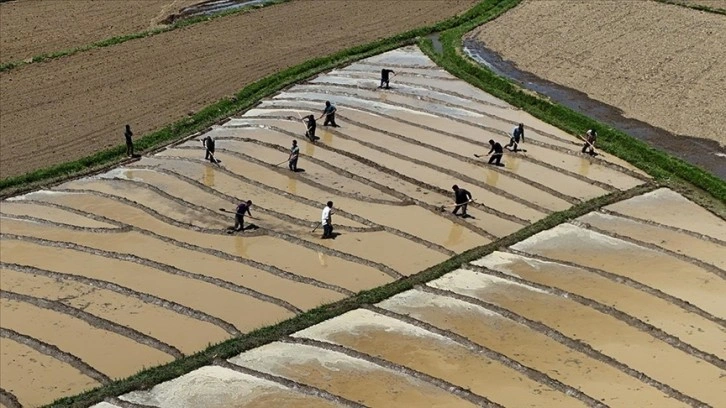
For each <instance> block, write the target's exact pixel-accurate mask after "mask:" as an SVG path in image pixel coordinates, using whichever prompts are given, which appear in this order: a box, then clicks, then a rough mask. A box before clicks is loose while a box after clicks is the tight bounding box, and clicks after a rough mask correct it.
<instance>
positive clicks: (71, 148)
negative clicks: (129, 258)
mask: <svg viewBox="0 0 726 408" xmlns="http://www.w3.org/2000/svg"><path fill="white" fill-rule="evenodd" d="M475 3H476V0H452V1H450V2H447V7H441V3H440V2H439V1H434V0H425V1H424V0H422V1H415V2H413V1H409V2H403V3H401V4H400V5H399V6H398V7H395V8H391V7H380V6H379V4H378V2H377V1H375V0H367V1H366V0H360V1H355V2H350V3H349V2H340V1H335V0H321V1H315V2H308V1H293V2H289V3H285V4H281V5H277V6H274V7H267V8H264V9H261V10H257V11H254V12H251V13H246V14H238V15H234V16H229V17H225V18H220V19H215V20H213V21H211V22H206V23H202V24H197V25H194V26H192V27H187V28H184V29H180V30H174V31H171V32H168V33H164V34H160V35H156V36H153V37H148V38H144V39H139V40H134V41H128V42H126V43H123V44H120V45H116V46H113V47H107V48H103V49H98V50H94V51H92V52H85V53H80V54H76V55H73V56H70V57H67V58H61V59H57V60H53V61H50V62H48V63H44V64H31V65H26V66H24V67H21V68H19V69H14V70H11V71H8V72H4V73H2V74H0V88H1V89H2V93H0V118H2V120H0V134H2V135H8V137H3V138H2V139H0V147H2V149H1V151H2V153H3V157H2V158H3V160H1V161H0V174H2V175H3V177H8V176H13V175H18V174H21V173H24V172H27V171H31V170H35V169H37V168H39V167H45V166H49V165H53V164H58V163H63V162H67V161H69V160H74V159H79V158H81V157H84V156H87V155H89V154H92V153H94V152H97V151H99V150H101V149H104V148H107V147H110V146H116V145H119V144H121V143H122V142H123V138H122V133H123V125H124V124H125V123H130V124H131V125H132V128H133V131H134V132H135V133H136V134H137V135H142V134H145V133H148V132H150V131H153V130H157V129H160V128H161V127H162V126H164V125H166V124H168V123H171V122H173V121H176V120H179V119H181V118H183V117H184V116H185V115H187V113H189V112H190V111H198V110H199V109H201V108H202V107H204V106H207V105H209V104H210V103H213V102H215V101H217V100H219V99H221V98H223V97H228V96H230V95H232V94H233V93H235V92H237V91H239V90H240V89H241V88H242V87H244V86H245V85H247V84H250V83H252V82H254V81H256V80H258V79H260V78H263V77H264V76H267V75H271V74H273V73H275V72H279V71H281V70H282V69H285V68H287V67H291V66H294V65H296V64H300V63H302V62H304V61H307V60H309V59H311V58H316V57H322V56H325V55H329V54H331V53H333V52H336V51H339V50H341V49H345V48H348V47H352V46H355V45H360V44H364V43H368V42H370V41H373V40H375V39H379V38H384V37H387V36H391V35H394V34H398V33H401V32H404V31H406V30H410V29H413V28H416V27H421V26H422V25H426V24H431V23H434V22H436V21H440V20H443V19H445V18H448V17H451V16H453V15H455V14H457V13H460V12H462V11H464V10H467V9H469V8H470V7H472V6H473V5H474V4H475ZM323 26H324V27H326V30H325V32H326V33H327V34H326V36H325V41H322V42H321V40H320V35H319V34H320V27H323ZM280 27H285V28H286V29H285V30H280ZM269 38H275V42H274V44H272V43H270V42H269V41H267V39H269ZM240 41H243V42H244V43H245V47H244V49H245V51H244V52H243V53H242V54H239V53H238V54H236V55H234V56H232V57H230V50H237V49H239V47H240ZM200 72H203V73H204V75H200V74H199V73H200ZM59 78H60V79H59ZM129 118H133V120H129ZM10 135H12V136H13V137H12V138H11V137H9V136H10ZM10 151H12V152H13V155H12V159H11V158H9V157H6V154H8V153H7V152H10Z"/></svg>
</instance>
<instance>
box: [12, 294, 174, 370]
mask: <svg viewBox="0 0 726 408" xmlns="http://www.w3.org/2000/svg"><path fill="white" fill-rule="evenodd" d="M0 309H1V310H2V314H3V320H2V327H5V328H8V329H12V330H15V331H16V332H19V333H22V334H25V335H27V336H31V337H34V338H36V339H39V340H41V341H44V342H46V343H50V344H53V345H55V346H57V347H58V348H59V349H61V350H63V351H66V352H68V353H71V354H73V355H75V356H76V357H78V358H80V359H81V360H83V361H85V362H86V363H88V364H89V365H90V366H91V367H94V368H95V369H97V370H99V371H101V372H102V373H104V374H106V375H108V376H109V377H112V378H120V377H125V376H128V375H131V374H133V373H135V372H136V371H138V369H139V367H142V366H144V365H157V364H163V363H168V362H169V361H171V360H172V359H173V357H171V356H170V355H168V354H166V353H164V352H161V351H159V350H156V349H153V348H151V347H147V346H145V345H142V344H140V343H137V342H136V341H134V340H131V339H129V338H127V337H123V336H121V335H118V334H115V333H112V332H109V331H105V330H100V329H97V328H95V327H92V326H89V325H88V324H87V323H86V322H84V321H82V320H79V319H75V318H73V317H70V316H68V315H65V314H62V313H58V312H54V311H51V310H48V309H41V308H38V307H35V306H33V305H30V304H26V303H21V302H16V301H12V300H7V299H0ZM49 326H50V327H52V330H48V327H49ZM112 350H124V352H123V353H113V352H112ZM23 377H24V376H23Z"/></svg>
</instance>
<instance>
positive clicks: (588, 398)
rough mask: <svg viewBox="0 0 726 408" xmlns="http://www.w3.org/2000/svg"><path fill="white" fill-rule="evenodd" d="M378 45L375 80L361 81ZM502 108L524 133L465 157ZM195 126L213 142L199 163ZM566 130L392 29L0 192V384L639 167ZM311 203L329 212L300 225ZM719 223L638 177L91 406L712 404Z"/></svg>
mask: <svg viewBox="0 0 726 408" xmlns="http://www.w3.org/2000/svg"><path fill="white" fill-rule="evenodd" d="M383 67H388V68H392V69H394V70H395V71H396V76H395V77H393V81H392V84H391V89H378V88H377V86H378V78H379V74H380V70H381V69H382V68H383ZM327 100H329V101H332V102H333V103H334V104H335V105H336V107H337V117H336V121H337V122H338V124H339V125H340V127H326V126H322V125H323V124H322V121H320V122H318V126H317V136H318V137H319V139H318V140H316V141H315V142H311V141H309V140H307V139H306V138H305V135H304V134H305V130H306V126H305V125H304V124H303V123H302V122H301V121H300V119H299V118H300V117H301V116H306V115H309V114H315V115H316V116H318V115H320V113H321V111H322V108H323V106H324V103H325V101H327ZM519 122H523V123H525V126H526V132H527V133H526V135H527V142H526V143H525V145H524V146H523V147H524V148H526V149H527V151H526V152H520V153H507V154H505V156H504V158H503V163H504V166H503V167H499V166H490V165H487V164H486V162H485V161H483V160H484V159H480V158H477V157H475V156H474V154H477V155H481V154H486V152H487V146H488V145H487V141H488V140H489V139H495V140H497V141H499V142H502V143H503V144H504V143H506V142H507V141H508V136H507V134H508V133H509V132H510V131H511V129H512V127H513V126H514V125H515V124H516V123H519ZM207 135H211V136H213V137H214V138H215V139H216V147H217V148H216V151H215V154H214V155H215V157H216V158H217V159H219V160H221V162H220V163H218V164H213V163H210V162H209V161H205V160H204V156H205V151H204V149H203V148H202V147H201V143H200V142H199V140H198V139H200V138H201V137H204V136H207ZM293 140H297V141H298V143H299V146H300V154H301V157H300V160H299V163H298V171H297V172H293V171H291V170H289V169H288V168H287V163H285V160H286V158H287V157H288V152H289V148H290V146H291V144H292V141H293ZM579 148H580V144H579V142H577V139H575V138H574V137H573V136H571V135H568V134H566V133H563V132H562V131H560V130H558V129H557V128H554V127H552V126H550V125H548V124H546V123H543V122H541V121H539V120H537V119H535V118H533V117H531V116H530V115H528V114H526V113H525V112H522V111H520V110H517V109H515V108H513V107H511V106H509V105H507V104H506V103H504V102H502V101H501V100H498V99H496V98H494V97H492V96H491V95H488V94H486V93H483V92H482V91H480V90H478V89H476V88H474V87H472V86H470V85H468V84H466V83H464V82H462V81H460V80H458V79H456V78H455V77H453V76H451V75H450V74H448V73H447V72H446V71H444V70H442V69H440V68H439V67H437V66H435V65H434V64H433V63H432V62H431V61H430V60H429V59H428V58H427V57H426V56H425V55H424V54H422V53H421V52H420V51H419V50H418V49H417V48H414V47H406V48H402V49H398V50H394V51H390V52H387V53H385V54H381V55H378V56H374V57H371V58H368V59H365V60H362V61H359V62H357V63H354V64H351V65H349V66H347V67H345V68H341V69H337V70H333V71H331V72H328V73H325V74H321V75H319V76H317V77H315V78H313V79H312V80H310V81H308V82H306V83H302V84H298V85H295V86H293V87H291V88H289V89H286V90H285V91H283V92H281V93H278V94H277V95H275V96H273V97H271V98H268V99H266V100H264V101H263V102H262V103H260V104H259V105H258V106H256V107H255V108H254V109H251V110H249V111H247V112H245V113H243V114H241V115H240V116H237V117H233V118H230V120H229V121H227V122H225V123H224V124H222V125H219V126H215V127H213V128H212V129H211V130H209V131H208V132H206V133H205V134H203V135H196V136H194V137H193V138H190V139H188V140H185V141H181V142H179V143H177V144H175V145H173V146H169V147H168V148H166V149H164V150H162V151H160V152H158V153H155V154H153V155H149V156H144V157H142V158H140V160H138V161H136V162H133V163H130V164H127V165H125V166H124V167H121V168H117V169H114V170H112V171H109V172H106V173H103V174H100V175H97V176H94V177H88V178H83V179H78V180H72V181H68V182H66V183H64V184H61V185H58V186H56V187H53V188H50V189H46V190H40V191H36V192H32V193H29V194H26V195H23V196H19V197H13V198H11V199H8V200H5V201H3V202H2V204H1V206H0V221H2V222H1V223H0V250H1V251H2V254H3V257H2V262H1V263H0V286H1V287H2V290H0V313H2V316H3V319H2V321H0V346H1V347H2V349H1V353H2V358H1V359H0V388H1V389H2V393H1V394H0V397H1V398H2V400H0V403H2V404H3V405H5V406H8V407H15V406H27V407H30V406H38V405H42V404H46V403H49V402H51V401H52V400H54V399H56V398H59V397H62V396H67V395H71V394H75V393H79V392H82V391H84V390H86V389H89V388H92V387H96V386H99V385H103V384H107V383H109V382H110V381H111V380H112V379H116V378H122V377H125V376H129V375H131V374H134V373H135V372H137V371H138V370H140V369H142V368H143V367H149V366H154V365H158V364H163V363H166V362H170V361H172V360H174V359H176V358H180V357H182V356H186V355H190V354H193V353H195V352H196V351H199V350H201V349H204V348H205V347H206V346H207V345H208V344H209V343H216V342H220V341H223V340H226V339H229V338H230V337H232V336H237V335H240V334H242V333H246V332H249V331H251V330H253V329H255V328H259V327H262V326H266V325H271V324H274V323H276V322H279V321H281V320H283V319H287V318H291V317H294V316H296V315H298V314H300V313H302V312H303V311H306V310H310V309H312V308H314V307H316V306H318V305H320V304H323V303H329V302H333V301H336V300H340V299H343V298H345V297H347V296H351V295H353V294H355V293H356V292H358V291H361V290H365V289H370V288H373V287H376V286H380V285H382V284H385V283H389V282H392V281H394V280H395V279H399V278H401V277H404V276H408V275H411V274H415V273H417V272H420V271H422V270H424V269H425V268H428V267H430V266H433V265H436V264H438V263H440V262H442V261H444V260H446V259H448V258H449V257H451V256H452V255H454V254H456V253H461V252H463V251H466V250H468V249H471V248H474V247H477V246H481V245H484V244H487V243H490V242H493V241H495V240H497V239H499V238H502V237H505V236H507V235H509V234H512V233H513V232H515V231H518V230H520V229H521V228H523V227H524V226H527V225H530V224H532V223H534V222H536V221H538V220H541V219H542V218H544V217H546V216H547V215H548V214H551V213H553V212H556V211H560V210H564V209H567V208H569V207H571V206H572V205H575V204H577V203H580V202H582V201H584V200H589V199H592V198H595V197H599V196H602V195H605V194H608V193H611V192H617V191H630V190H632V189H634V188H638V187H639V186H643V185H644V184H647V183H648V182H649V178H648V177H647V176H646V175H645V174H644V173H642V172H641V171H639V170H637V169H636V168H634V167H632V166H631V165H629V164H628V163H625V162H623V161H621V160H619V159H617V158H615V157H612V156H611V155H606V156H605V157H603V156H598V157H597V158H591V157H589V156H583V155H581V154H580V153H579ZM454 184H458V185H459V186H460V187H463V188H465V189H467V190H469V191H470V192H471V193H472V195H473V196H474V198H475V201H474V202H473V203H471V204H470V205H469V208H468V211H467V213H468V217H466V218H464V217H457V216H454V215H453V214H451V209H452V207H448V208H447V209H446V210H445V211H442V210H441V207H442V206H447V205H450V204H451V203H452V202H453V198H452V196H453V193H452V191H451V187H452V185H454ZM631 195H632V194H631ZM247 199H251V200H252V201H253V206H252V209H251V212H252V215H253V217H254V218H250V217H247V218H246V219H245V222H246V223H247V224H248V226H249V228H248V229H247V230H246V231H245V232H239V233H235V234H228V233H227V231H226V228H227V227H228V226H230V225H232V224H233V221H234V220H233V219H232V217H231V216H230V214H229V213H228V212H221V211H219V209H220V208H223V209H227V210H228V211H234V208H235V206H236V205H237V204H238V203H239V202H240V201H243V200H247ZM328 200H332V201H334V206H335V207H336V208H338V210H337V213H335V215H334V216H333V224H334V225H335V235H334V238H333V239H327V240H321V239H320V232H321V231H320V228H318V229H317V230H316V231H315V232H312V230H313V228H314V227H316V226H317V224H318V223H319V221H320V214H321V210H322V208H323V206H324V205H325V202H326V201H328ZM655 203H657V205H656V204H655ZM656 208H657V211H654V209H656ZM724 231H726V224H724V222H723V220H720V219H718V218H716V217H715V216H714V215H712V214H711V213H709V212H708V211H706V210H704V209H702V208H700V207H698V206H697V205H695V204H693V203H691V202H689V201H688V200H686V199H685V198H683V197H682V196H680V195H678V194H677V193H675V192H673V191H670V190H667V189H660V190H655V191H650V192H649V193H647V194H645V195H642V196H636V197H633V198H631V199H629V200H627V201H623V202H620V203H616V204H613V205H611V206H608V207H606V208H603V209H601V210H600V211H597V212H594V213H591V214H588V215H586V216H583V217H581V218H580V219H577V220H574V221H572V222H570V223H567V224H564V225H560V226H558V227H556V228H555V229H552V230H549V231H545V232H542V233H540V234H538V235H535V236H533V237H531V238H530V239H528V240H526V241H523V242H520V243H518V244H516V245H513V246H511V247H509V248H501V250H500V251H498V252H495V253H493V254H491V255H489V256H487V257H485V258H483V259H481V260H479V261H476V262H473V263H471V264H467V265H464V266H463V267H462V268H461V269H460V270H457V271H455V272H452V273H450V274H447V275H445V276H444V277H442V278H440V279H438V280H436V281H433V282H430V283H429V284H427V285H423V286H421V287H418V288H416V289H415V290H412V291H408V292H405V293H402V294H399V295H397V296H395V297H393V298H391V299H388V300H386V301H384V302H382V303H380V304H377V305H371V306H369V307H366V308H364V309H359V310H355V311H353V312H350V313H347V314H344V315H341V316H339V317H337V318H335V319H332V320H329V321H326V322H324V323H322V324H319V325H317V326H313V327H309V328H308V329H306V330H303V331H301V332H298V333H296V334H294V335H292V336H289V337H285V338H282V339H279V341H277V342H274V343H271V344H268V345H266V346H263V347H260V348H257V349H253V350H250V351H248V352H246V353H243V354H241V355H239V356H236V357H234V358H231V359H229V360H219V361H216V362H215V363H214V364H213V365H211V366H207V367H203V368H201V369H199V370H196V371H193V372H191V373H188V374H186V375H184V376H181V377H179V378H177V379H175V380H173V381H169V382H166V383H162V384H159V385H157V386H156V387H153V388H151V389H149V390H144V391H136V392H132V393H129V394H125V395H121V396H118V397H117V398H111V399H109V400H107V401H106V402H103V403H100V404H98V405H97V407H99V408H113V407H126V406H156V407H199V406H205V407H220V408H221V407H228V406H246V407H263V406H276V407H282V406H290V407H292V406H295V407H299V406H306V407H308V406H310V407H338V406H347V407H351V406H355V407H360V406H382V407H383V406H401V407H405V406H437V407H444V406H445V407H459V406H512V407H520V406H549V407H551V406H563V407H564V406H632V404H636V405H637V406H642V407H646V406H653V407H656V406H657V407H668V406H687V405H699V404H701V405H702V406H709V405H711V406H716V405H717V403H718V401H720V400H724V399H726V396H725V395H723V394H724V388H723V387H722V386H720V384H722V381H723V377H722V376H723V373H724V368H725V367H726V366H725V365H724V358H725V357H726V356H724V346H725V345H726V333H725V329H724V318H726V316H725V315H724V310H725V307H724V306H725V305H724V300H723V296H719V294H722V293H723V292H724V290H725V289H726V284H725V283H724V269H725V268H726V265H724V261H723V260H724V259H726V256H723V255H724V253H725V247H726V236H725V235H726V233H725V232H724ZM684 248H688V250H684ZM623 254H624V255H623Z"/></svg>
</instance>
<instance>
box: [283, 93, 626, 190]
mask: <svg viewBox="0 0 726 408" xmlns="http://www.w3.org/2000/svg"><path fill="white" fill-rule="evenodd" d="M345 90H347V89H345ZM359 92H361V93H362V92H366V91H359ZM348 93H350V92H348ZM281 98H291V99H297V98H305V99H319V100H321V101H322V100H324V99H326V98H328V99H329V98H330V96H329V95H327V94H324V93H316V92H300V93H297V92H296V93H289V94H282V95H280V97H279V98H278V99H281ZM336 100H338V101H339V103H340V104H344V105H346V107H352V108H364V109H372V110H374V111H380V112H382V113H385V114H388V115H393V116H396V117H400V118H401V119H404V120H407V121H409V122H413V123H419V124H422V125H426V126H428V127H431V128H435V129H439V130H442V131H447V132H453V133H456V134H459V135H461V136H463V137H467V138H472V139H473V140H475V141H479V142H480V143H482V145H486V142H487V141H488V140H489V139H490V138H493V139H495V140H499V141H500V142H502V143H503V144H505V143H506V142H508V140H509V132H511V127H512V126H511V124H509V123H507V122H503V121H502V122H501V123H499V124H498V123H497V122H496V121H495V120H492V119H491V118H489V117H484V116H482V115H480V114H476V113H474V112H471V111H464V110H462V109H456V108H448V107H443V106H441V105H433V104H431V103H428V102H422V101H418V100H416V99H413V98H409V97H403V96H386V102H389V101H390V102H392V103H393V102H396V101H399V102H400V103H402V104H405V106H407V107H411V108H412V109H414V110H415V111H412V110H409V109H407V108H399V107H397V106H393V105H388V104H382V103H379V102H375V101H373V100H364V99H359V98H352V97H336ZM425 112H428V113H432V114H435V115H440V114H448V115H450V116H456V117H459V118H461V119H463V120H466V121H468V122H470V123H478V124H482V125H486V126H489V127H494V128H497V129H499V131H500V132H502V133H501V134H499V133H492V132H490V131H486V130H483V129H479V128H477V127H475V126H472V125H469V124H466V123H463V122H460V121H457V120H454V119H448V118H442V117H438V116H435V117H434V118H432V117H431V116H430V115H429V114H427V113H425ZM341 114H343V111H342V110H341ZM529 130H530V132H529V133H530V134H534V135H535V138H537V137H536V135H537V131H536V130H532V129H531V128H530V129H529ZM474 135H477V136H476V137H474ZM523 147H525V148H527V149H528V151H529V150H530V147H531V148H533V149H534V147H535V146H529V145H527V146H523ZM569 149H570V150H575V149H574V145H570V146H569ZM531 153H532V157H535V158H538V159H539V160H542V161H544V162H547V163H550V164H552V165H553V166H556V167H560V168H562V169H567V170H572V169H573V168H575V167H576V166H574V165H573V163H579V161H580V160H587V159H586V158H584V157H575V156H571V155H568V154H565V153H561V152H558V151H554V150H549V149H544V148H539V149H538V150H537V151H534V150H533V151H532V152H531ZM592 168H593V169H592V171H591V173H590V174H589V177H590V178H592V179H593V180H597V181H600V182H603V183H613V184H614V186H616V187H618V188H622V189H626V188H630V187H632V186H634V185H637V184H639V183H640V182H639V180H637V179H633V178H632V177H630V176H627V175H624V174H620V173H619V172H617V171H616V170H613V169H610V168H608V167H605V166H602V165H600V164H598V163H596V162H594V163H593V164H592ZM633 183H635V184H633Z"/></svg>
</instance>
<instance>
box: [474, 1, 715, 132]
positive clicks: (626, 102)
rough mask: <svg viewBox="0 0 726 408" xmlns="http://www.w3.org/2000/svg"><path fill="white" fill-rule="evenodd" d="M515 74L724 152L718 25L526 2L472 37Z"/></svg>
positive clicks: (608, 6) (630, 8) (667, 8)
mask: <svg viewBox="0 0 726 408" xmlns="http://www.w3.org/2000/svg"><path fill="white" fill-rule="evenodd" d="M472 35H473V36H475V37H476V38H477V39H478V40H480V41H482V42H484V43H485V44H486V45H487V46H488V47H489V48H491V49H493V50H495V51H497V52H499V53H500V54H501V55H502V56H503V57H504V58H505V59H508V60H511V61H513V62H515V63H516V64H517V65H518V66H519V67H520V68H521V69H523V70H525V71H529V72H532V73H534V74H535V75H538V76H540V77H542V78H544V79H547V80H549V81H553V82H556V83H559V84H562V85H564V86H568V87H571V88H575V89H578V90H581V91H583V92H585V93H587V94H588V95H589V96H590V97H591V98H593V99H597V100H600V101H602V102H605V103H607V104H610V105H613V106H616V107H618V108H620V109H622V110H623V111H624V115H625V116H628V117H632V118H635V119H639V120H642V121H645V122H648V123H650V124H652V125H655V126H658V127H662V128H664V129H666V130H668V131H671V132H674V133H676V134H680V135H686V136H692V137H701V138H709V139H713V140H716V141H718V142H719V143H721V144H722V145H723V144H726V121H724V119H723V118H725V117H726V104H724V103H723V101H724V100H726V65H724V64H723V61H724V60H726V48H725V47H723V44H725V43H726V19H724V18H723V16H719V15H716V14H711V13H705V12H699V11H695V10H691V9H687V8H683V7H679V6H671V5H665V4H661V3H655V2H622V1H597V2H573V1H549V0H548V1H527V2H524V3H522V5H520V6H519V7H517V8H515V9H513V10H511V11H510V12H508V13H506V14H505V15H503V16H502V17H500V18H499V19H497V20H495V21H493V22H491V23H489V24H486V25H485V26H483V27H481V28H480V29H479V30H477V31H475V32H474V33H473V34H472Z"/></svg>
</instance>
